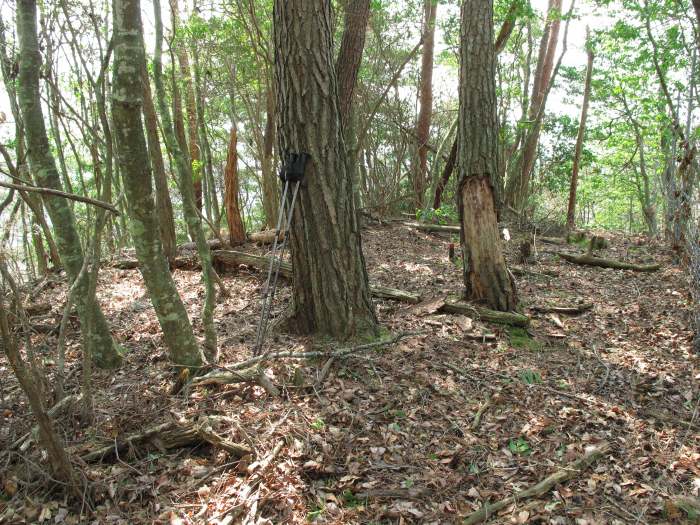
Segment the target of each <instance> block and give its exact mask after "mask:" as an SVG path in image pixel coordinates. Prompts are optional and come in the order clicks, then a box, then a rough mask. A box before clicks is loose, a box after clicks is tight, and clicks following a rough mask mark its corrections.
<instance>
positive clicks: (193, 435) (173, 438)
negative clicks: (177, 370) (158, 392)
mask: <svg viewBox="0 0 700 525" xmlns="http://www.w3.org/2000/svg"><path fill="white" fill-rule="evenodd" d="M218 419H220V418H216V417H203V418H200V419H199V420H198V421H197V422H192V421H179V422H176V421H168V422H166V423H161V424H160V425H156V426H153V427H151V428H148V429H146V430H144V431H142V432H137V433H135V434H130V435H128V436H126V437H123V438H121V439H119V438H118V439H116V440H115V441H114V442H113V443H110V444H109V445H106V446H104V447H100V448H98V449H96V450H91V451H88V452H86V453H83V454H80V457H81V458H82V459H83V461H86V462H92V461H102V460H104V459H107V458H110V457H112V456H113V455H114V454H115V453H116V452H120V453H121V452H124V451H127V450H129V449H141V450H145V449H150V448H156V449H165V450H169V449H175V448H182V447H187V446H190V445H194V444H197V443H208V444H210V445H212V446H214V447H217V448H220V449H223V450H226V451H227V452H229V453H230V454H232V455H233V456H235V457H243V456H245V455H248V454H253V450H252V449H251V448H250V447H248V446H247V445H243V444H240V443H234V442H232V441H230V440H228V439H226V438H224V437H223V436H221V435H220V434H218V433H216V432H214V430H212V424H214V423H216V422H217V420H218Z"/></svg>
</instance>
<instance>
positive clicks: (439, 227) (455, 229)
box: [404, 222, 460, 233]
mask: <svg viewBox="0 0 700 525" xmlns="http://www.w3.org/2000/svg"><path fill="white" fill-rule="evenodd" d="M404 225H405V226H408V227H410V228H415V229H416V230H421V231H425V232H442V233H459V231H460V227H459V226H449V225H447V224H424V223H421V222H404Z"/></svg>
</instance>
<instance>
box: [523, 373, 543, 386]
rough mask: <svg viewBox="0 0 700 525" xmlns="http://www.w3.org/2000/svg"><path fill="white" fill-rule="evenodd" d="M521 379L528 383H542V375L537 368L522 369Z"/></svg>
mask: <svg viewBox="0 0 700 525" xmlns="http://www.w3.org/2000/svg"><path fill="white" fill-rule="evenodd" d="M520 379H521V380H522V381H523V383H525V384H527V385H539V384H540V383H542V376H541V375H540V373H539V372H537V371H536V370H529V369H528V370H522V371H521V372H520Z"/></svg>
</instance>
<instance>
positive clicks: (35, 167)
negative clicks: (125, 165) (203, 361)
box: [17, 0, 121, 368]
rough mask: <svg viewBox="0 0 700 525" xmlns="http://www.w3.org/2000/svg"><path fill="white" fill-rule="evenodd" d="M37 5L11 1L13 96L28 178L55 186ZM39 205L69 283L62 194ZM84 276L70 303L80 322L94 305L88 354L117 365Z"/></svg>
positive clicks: (68, 233)
mask: <svg viewBox="0 0 700 525" xmlns="http://www.w3.org/2000/svg"><path fill="white" fill-rule="evenodd" d="M36 16H37V8H36V1H35V0H21V1H19V2H17V33H18V35H19V75H18V98H19V106H20V110H21V114H22V119H23V121H24V125H25V131H26V137H27V156H28V157H29V164H30V167H31V169H32V172H33V173H34V177H35V179H36V182H37V184H38V185H39V186H42V187H45V188H53V189H56V190H61V189H62V188H61V179H60V176H59V174H58V170H57V169H56V162H55V160H54V158H53V155H52V154H51V146H50V145H49V139H48V136H47V133H46V125H45V123H44V115H43V112H42V109H41V96H40V92H39V70H40V68H41V55H40V54H39V42H38V38H37V25H36ZM43 198H44V204H45V206H46V209H47V210H48V212H49V217H50V218H51V222H52V224H53V227H54V232H55V234H56V243H57V245H58V249H59V254H60V257H61V261H62V262H63V266H64V267H65V269H66V272H67V273H68V277H69V278H70V280H71V281H74V280H75V279H76V278H78V275H79V274H80V270H81V268H82V266H83V250H82V247H81V245H80V237H79V236H78V231H77V229H76V225H75V217H74V216H73V211H72V210H71V207H70V205H69V204H68V201H67V200H66V199H64V198H63V197H57V196H50V195H44V196H43ZM87 286H88V282H87V279H81V282H80V283H79V286H78V291H77V293H76V297H77V298H78V300H77V302H76V307H77V309H78V315H79V317H80V319H81V325H83V326H84V325H85V323H84V320H85V319H86V314H87V309H88V308H91V307H93V306H94V307H95V311H94V312H93V315H94V325H93V326H94V329H93V331H92V333H91V334H88V338H87V340H89V341H91V343H92V349H90V354H91V355H92V356H93V359H94V362H95V364H96V365H97V366H99V367H101V368H115V367H117V366H119V364H120V363H121V354H120V352H119V349H118V347H117V345H116V344H115V343H114V341H113V340H112V336H111V335H110V333H109V326H108V325H107V321H106V319H105V317H104V315H103V313H102V310H101V309H100V308H99V307H98V306H97V303H96V302H95V300H94V298H92V299H90V298H89V297H88V293H87V290H88V289H87Z"/></svg>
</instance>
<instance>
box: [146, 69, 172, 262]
mask: <svg viewBox="0 0 700 525" xmlns="http://www.w3.org/2000/svg"><path fill="white" fill-rule="evenodd" d="M143 120H144V124H145V126H146V136H147V138H148V154H149V157H150V159H151V168H152V169H153V181H154V182H155V189H156V210H157V215H158V228H159V231H160V241H161V243H162V245H163V252H164V253H165V257H166V258H167V259H168V261H171V262H172V261H173V260H175V255H176V253H177V239H176V237H175V219H174V217H173V204H172V201H171V200H170V191H169V189H168V177H167V175H166V173H165V163H164V162H163V153H162V152H161V150H160V141H159V140H158V117H157V116H156V108H155V107H154V106H153V95H152V94H151V83H150V79H149V78H148V69H147V68H146V61H145V60H144V68H143Z"/></svg>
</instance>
